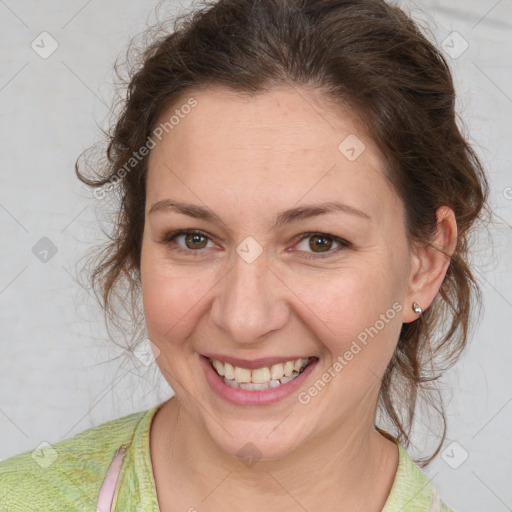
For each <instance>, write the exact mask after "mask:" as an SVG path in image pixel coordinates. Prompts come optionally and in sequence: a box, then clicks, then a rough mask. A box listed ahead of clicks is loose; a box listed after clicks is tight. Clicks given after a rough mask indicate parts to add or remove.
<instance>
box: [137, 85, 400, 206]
mask: <svg viewBox="0 0 512 512" xmlns="http://www.w3.org/2000/svg"><path fill="white" fill-rule="evenodd" d="M191 97H193V98H194V100H195V102H196V104H195V106H194V107H193V108H182V107H183V105H186V104H187V101H188V100H189V99H190V98H191ZM173 115H174V119H173V121H174V122H173V124H172V128H169V126H168V127H167V132H165V131H164V133H163V136H162V137H161V141H157V145H156V146H155V147H154V149H152V150H151V154H150V159H149V170H148V173H149V174H148V182H147V183H148V186H147V194H148V201H147V203H148V207H150V206H151V204H149V203H151V202H152V203H154V202H156V201H159V200H162V199H165V198H166V197H167V196H168V195H172V197H175V195H176V194H179V195H180V196H182V195H183V194H185V195H186V196H187V198H188V199H190V200H195V201H196V202H197V200H198V199H202V200H204V202H206V203H211V202H212V201H214V202H215V203H217V204H218V205H226V204H232V203H233V200H235V204H236V202H238V204H241V203H243V204H244V205H245V206H246V207H248V206H249V205H251V207H253V208H258V207H259V210H260V211H261V208H262V207H264V208H268V207H270V206H271V205H273V204H275V205H276V209H281V207H282V206H283V203H285V204H286V205H295V204H297V203H298V202H299V201H301V200H303V201H304V202H312V201H317V200H324V201H327V200H339V199H343V200H345V202H346V203H347V204H351V203H352V204H356V203H357V204H358V205H359V206H360V207H361V208H362V207H363V206H366V207H367V208H368V209H369V213H370V214H372V213H373V214H374V215H378V214H379V210H380V211H381V212H382V209H383V208H384V207H385V206H386V203H389V204H391V203H394V202H396V200H397V198H396V197H395V194H394V191H393V190H392V189H391V188H390V187H389V184H388V182H387V180H386V179H385V177H384V168H383V163H382V159H381V157H380V154H379V152H378V149H377V148H376V146H375V145H374V143H373V142H372V141H371V140H370V139H369V138H368V137H367V135H366V134H365V133H364V132H363V131H362V129H361V127H360V126H359V123H358V122H357V121H358V119H357V117H356V116H355V115H354V114H353V113H351V111H350V109H349V108H343V107H341V106H338V107H334V106H333V104H332V102H327V100H325V99H324V98H323V97H322V96H320V95H319V94H318V93H314V92H312V91H309V90H305V89H298V88H297V89H296V88H284V89H276V90H272V91H269V92H265V93H260V94H257V95H253V96H248V95H242V94H239V93H235V92H232V91H229V90H227V89H210V90H206V91H197V92H196V91H194V92H191V93H190V94H189V95H185V96H183V97H182V98H181V99H180V101H179V102H176V103H175V104H174V105H173V107H172V108H171V109H170V110H169V111H168V112H166V113H165V114H164V115H163V116H161V118H160V124H161V123H165V122H166V121H168V120H169V119H170V118H171V116H173ZM354 157H355V158H354ZM194 196H195V197H194ZM206 199H208V201H206ZM277 205H279V206H277ZM209 206H211V207H213V205H211V204H210V205H209ZM255 211H256V210H255Z"/></svg>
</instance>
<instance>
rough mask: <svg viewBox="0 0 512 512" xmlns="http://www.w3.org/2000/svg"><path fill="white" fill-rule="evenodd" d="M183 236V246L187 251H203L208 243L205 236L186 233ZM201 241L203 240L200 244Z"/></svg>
mask: <svg viewBox="0 0 512 512" xmlns="http://www.w3.org/2000/svg"><path fill="white" fill-rule="evenodd" d="M183 236H184V237H185V245H186V246H187V248H188V249H204V248H205V247H206V244H207V243H208V239H207V238H206V237H205V236H203V235H199V234H197V233H187V234H185V235H183ZM201 239H203V242H202V243H201ZM189 244H190V245H189Z"/></svg>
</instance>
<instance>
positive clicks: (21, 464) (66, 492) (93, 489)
mask: <svg viewBox="0 0 512 512" xmlns="http://www.w3.org/2000/svg"><path fill="white" fill-rule="evenodd" d="M149 412H150V411H142V412H137V413H133V414H130V415H127V416H124V417H122V418H118V419H115V420H111V421H108V422H106V423H103V424H101V425H97V426H95V427H92V428H89V429H87V430H85V431H83V432H81V433H79V434H77V435H75V436H73V437H71V438H69V439H64V440H62V441H59V442H56V443H53V444H48V443H42V444H41V445H39V446H38V447H35V449H34V450H33V451H27V452H24V453H20V454H19V455H15V456H14V457H11V458H9V459H6V460H4V461H2V462H0V510H2V512H18V511H19V512H21V511H23V512H31V511H34V512H35V511H38V512H44V511H47V510H51V511H52V512H53V511H61V510H62V511H64V510H66V511H69V510H83V511H87V510H91V511H95V510H96V500H97V496H98V490H99V488H100V486H101V484H102V482H103V478H104V476H105V473H106V471H107V469H108V466H109V465H110V462H111V460H112V457H113V454H114V452H115V451H116V450H117V449H118V448H119V447H120V446H121V445H122V444H124V445H126V446H128V445H129V444H130V443H131V441H132V438H133V434H134V432H135V429H136V427H137V425H138V424H139V422H140V421H141V419H142V418H143V417H144V416H145V415H146V414H147V413H149Z"/></svg>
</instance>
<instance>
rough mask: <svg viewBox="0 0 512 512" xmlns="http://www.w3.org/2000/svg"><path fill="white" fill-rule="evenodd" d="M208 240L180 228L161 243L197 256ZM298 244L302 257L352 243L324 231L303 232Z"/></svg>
mask: <svg viewBox="0 0 512 512" xmlns="http://www.w3.org/2000/svg"><path fill="white" fill-rule="evenodd" d="M182 237H184V238H183V239H184V243H185V247H183V246H180V245H178V244H177V242H176V240H178V239H180V238H182ZM307 239H309V240H310V241H309V243H308V244H306V243H305V240H307ZM208 241H211V240H210V238H209V236H208V235H207V234H206V233H204V232H203V231H200V230H197V229H182V230H179V231H173V232H172V233H169V234H167V235H166V236H165V237H164V239H163V240H162V243H165V244H167V245H176V247H173V248H172V249H171V250H172V251H176V252H177V253H179V254H185V255H191V254H193V253H196V254H193V256H199V255H200V254H201V252H202V251H201V250H202V249H207V248H208V247H207V244H208ZM212 243H213V242H212ZM333 243H334V244H338V247H335V248H334V250H332V247H333ZM300 244H303V247H302V248H301V249H300V250H299V251H298V252H303V253H306V254H307V255H304V256H300V257H301V258H304V259H314V258H326V257H329V256H332V255H333V254H335V253H338V252H339V251H342V250H344V249H347V248H349V247H351V245H352V244H351V243H350V242H347V241H346V240H343V239H342V238H339V237H337V236H334V235H329V234H326V233H303V234H302V235H301V237H300V239H299V242H298V244H297V245H298V246H300ZM308 249H311V252H308ZM317 249H318V250H317ZM293 252H295V251H293Z"/></svg>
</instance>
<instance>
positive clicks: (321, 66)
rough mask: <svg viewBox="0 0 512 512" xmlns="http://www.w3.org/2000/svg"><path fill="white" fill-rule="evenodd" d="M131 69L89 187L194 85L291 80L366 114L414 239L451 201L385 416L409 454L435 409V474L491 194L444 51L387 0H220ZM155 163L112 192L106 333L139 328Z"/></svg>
mask: <svg viewBox="0 0 512 512" xmlns="http://www.w3.org/2000/svg"><path fill="white" fill-rule="evenodd" d="M128 55H130V53H128ZM129 68H130V69H129V83H127V90H126V93H127V95H126V98H125V99H123V100H122V101H121V102H120V104H119V105H120V108H121V110H120V112H119V114H117V115H116V117H115V123H113V124H112V130H111V134H110V135H109V140H108V150H107V153H106V156H107V158H106V160H105V161H104V162H103V164H104V165H102V166H100V170H99V172H96V178H94V179H93V178H87V177H86V176H85V174H84V173H83V172H81V171H80V170H79V165H78V162H77V165H76V172H77V175H78V177H79V178H80V180H81V181H82V182H84V183H86V184H88V185H90V186H92V187H95V188H96V189H101V188H102V187H105V186H108V187H109V188H110V184H112V183H113V182H114V181H116V180H117V178H119V169H121V168H123V166H126V163H127V162H128V161H129V160H130V158H132V157H133V155H134V153H136V152H138V151H139V150H140V148H141V147H143V146H144V145H145V144H147V141H148V137H149V136H150V135H151V134H152V133H153V130H154V128H155V125H156V123H157V121H159V120H160V119H161V116H162V115H163V114H164V113H166V112H167V111H168V109H169V108H170V106H172V105H175V104H176V102H177V101H178V99H180V98H183V97H185V96H186V94H187V93H188V92H190V91H192V90H193V89H203V88H206V87H208V86H209V85H214V86H221V87H227V88H230V89H232V90H234V91H237V92H240V93H247V94H256V93H264V92H265V91H268V90H270V89H272V88H273V87H277V86H280V85H289V84H291V85H293V86H295V85H297V86H304V87H309V88H312V89H313V90H316V91H318V92H319V93H321V96H322V97H323V98H325V100H326V101H327V100H329V101H334V102H337V103H338V104H340V105H349V106H350V107H351V108H353V110H354V111H355V112H357V114H358V116H359V118H360V120H361V122H362V124H363V126H364V127H365V130H366V133H367V134H368V135H369V136H370V137H371V138H372V139H373V140H374V141H375V143H376V144H377V145H378V147H379V149H380V151H381V153H382V155H383V158H384V163H385V166H386V170H387V178H388V179H389V180H390V182H391V183H392V184H393V186H394V188H395V190H396V192H397V194H398V195H399V197H400V198H401V199H402V201H403V203H404V205H405V210H406V226H407V231H408V236H409V240H411V241H414V242H416V243H421V244H429V243H430V242H431V241H432V239H433V236H434V235H435V231H436V222H437V219H436V211H437V209H438V208H439V207H440V206H443V205H447V206H449V207H450V208H451V209H452V210H453V211H454V212H455V217H456V221H457V228H458V243H457V246H456V250H455V253H454V254H453V256H452V257H451V261H450V265H449V267H448V271H447V273H446V277H445V279H444V281H443V283H442V286H441V288H440V291H439V293H438V294H437V296H436V298H435V300H434V302H433V304H432V305H431V306H430V307H429V308H428V309H427V310H426V311H424V313H423V314H422V316H421V317H420V318H419V319H418V320H417V321H414V322H412V323H408V324H403V325H402V329H401V332H400V337H399V341H398V345H397V347H396V351H395V353H394V355H393V357H392V359H391V361H390V363H389V366H388V368H387V370H386V373H385V375H384V378H383V380H382V385H381V390H380V396H379V411H382V412H384V413H387V418H388V419H389V420H390V421H391V423H392V426H393V428H394V429H395V430H396V436H397V438H398V440H399V441H400V442H401V443H402V444H403V445H404V446H405V447H407V446H408V445H409V444H410V438H409V437H410V432H411V427H412V423H413V420H414V419H415V411H416V404H417V399H418V397H419V394H420V393H421V396H422V397H425V399H426V400H427V402H428V403H430V404H431V405H432V406H433V407H434V408H435V410H437V411H438V412H439V414H440V416H441V418H442V423H443V433H442V439H441V442H440V443H439V445H438V446H437V449H436V451H435V452H434V454H433V455H431V457H430V458H427V459H423V460H419V461H417V463H418V464H420V465H421V466H425V465H427V464H428V463H429V462H430V461H431V460H432V459H433V458H434V457H435V456H436V455H437V453H438V452H439V450H440V448H441V446H442V444H443V441H444V439H445V434H446V418H445V415H444V408H443V405H442V400H440V398H439V399H433V398H432V396H431V395H432V391H435V387H433V384H434V381H435V380H436V379H437V378H438V377H439V376H440V374H441V373H442V372H443V371H444V370H446V369H447V368H449V367H451V366H452V365H453V364H454V363H455V361H456V360H457V358H458V357H459V355H460V353H461V351H462V350H463V349H464V347H465V345H466V343H467V339H468V336H469V328H470V325H469V320H470V318H471V317H472V316H473V314H474V312H473V309H474V306H475V305H476V303H475V299H480V294H481V292H480V289H479V286H478V284H477V281H476V279H475V278H474V276H473V275H472V272H471V270H470V268H469V264H468V241H469V229H470V227H471V226H472V225H473V223H474V222H475V220H477V219H482V216H483V213H484V212H485V211H486V210H487V207H486V201H487V195H488V183H487V179H486V176H485V173H484V170H483V168H482V166H481V164H480V162H479V160H478V157H477V156H476V154H475V152H474V150H473V149H472V148H471V147H470V145H469V143H468V142H467V140H466V139H465V137H464V136H463V135H462V134H461V132H460V131H459V128H458V126H457V120H458V118H457V114H456V113H455V91H454V86H453V82H452V77H451V74H450V71H449V67H448V65H447V63H446V61H445V59H444V58H443V56H442V55H441V54H440V52H439V51H438V50H437V49H436V48H435V46H434V45H433V44H431V43H430V42H429V41H428V40H427V38H426V37H425V36H424V35H423V34H422V33H421V31H420V30H419V29H418V27H417V25H416V24H415V23H414V22H413V21H412V20H411V19H410V18H409V17H408V16H407V15H406V14H405V13H404V12H403V11H402V10H400V9H399V8H398V7H394V6H391V5H388V4H387V3H385V2H384V1H381V0H220V1H217V2H204V5H203V6H201V8H198V7H196V8H195V10H194V11H193V12H191V13H190V14H189V15H181V16H179V17H177V18H176V19H175V20H174V26H173V30H172V31H171V32H167V33H164V34H163V35H162V34H158V36H157V37H155V38H154V40H152V41H151V42H150V43H149V44H146V46H145V48H144V50H143V51H142V52H139V53H138V54H137V56H136V62H135V63H134V64H131V65H130V66H129ZM147 160H148V158H147V156H146V157H144V158H141V159H140V161H137V162H136V163H135V165H133V166H132V168H131V169H130V170H129V172H125V173H123V174H125V175H124V177H123V179H122V180H117V185H116V187H115V188H113V189H112V190H113V191H114V194H117V196H116V197H117V198H118V200H119V204H118V206H117V207H116V212H115V214H116V218H115V222H114V228H113V230H112V233H111V234H110V235H109V236H110V241H109V242H108V243H107V244H106V245H105V246H104V248H103V251H102V253H101V254H100V255H99V256H100V259H99V261H98V262H97V264H96V265H95V268H94V270H93V272H92V274H91V279H92V284H93V287H94V290H95V291H99V294H100V301H101V303H102V306H103V308H104V311H105V315H106V320H107V326H108V324H109V323H113V324H115V325H118V326H121V324H123V323H125V322H126V319H125V320H123V321H122V322H121V321H119V318H120V317H119V314H120V307H125V308H126V311H128V313H129V315H130V312H133V315H132V317H131V319H130V320H131V321H130V323H131V324H132V326H135V327H137V326H138V327H140V326H141V322H140V321H141V320H142V316H141V311H140V304H139V299H140V274H139V262H140V253H141V244H142V233H143V227H144V206H145V194H146V191H145V179H146V171H147ZM132 164H133V162H132ZM103 190H105V188H103ZM126 298H128V299H129V301H128V302H126ZM128 318H130V316H129V317H128ZM116 319H117V323H116ZM140 333H141V330H139V333H138V335H134V337H133V338H132V341H135V339H136V338H137V337H139V338H140ZM434 334H437V337H434ZM133 346H134V345H131V346H129V349H130V350H131V349H132V348H133ZM434 360H435V361H436V363H435V365H434V363H433V361H434ZM434 367H435V368H436V369H437V372H438V373H437V374H436V371H435V370H434ZM379 430H380V429H379Z"/></svg>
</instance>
